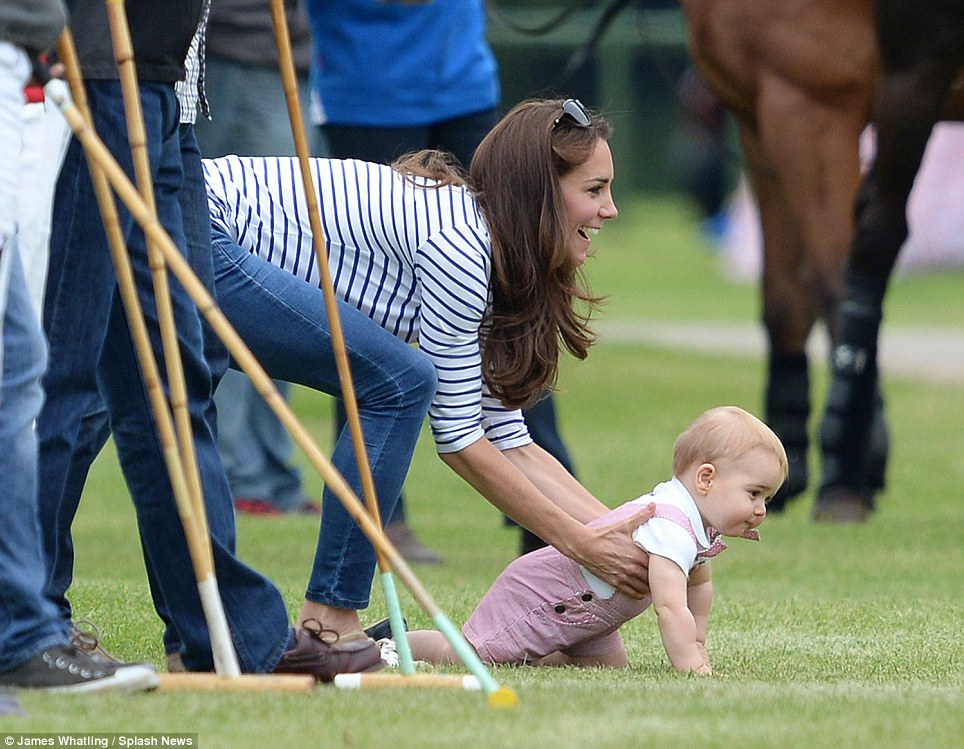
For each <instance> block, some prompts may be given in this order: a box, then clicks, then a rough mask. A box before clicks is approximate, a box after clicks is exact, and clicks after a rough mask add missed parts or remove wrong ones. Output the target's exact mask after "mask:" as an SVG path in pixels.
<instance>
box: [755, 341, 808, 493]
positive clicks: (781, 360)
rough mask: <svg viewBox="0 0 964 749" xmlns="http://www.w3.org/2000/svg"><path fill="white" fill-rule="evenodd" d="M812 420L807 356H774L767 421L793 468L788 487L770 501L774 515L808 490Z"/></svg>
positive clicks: (765, 417)
mask: <svg viewBox="0 0 964 749" xmlns="http://www.w3.org/2000/svg"><path fill="white" fill-rule="evenodd" d="M809 419H810V370H809V366H808V361H807V355H806V353H774V352H771V353H770V359H769V372H768V379H767V389H766V404H765V415H764V420H765V421H766V423H767V425H769V427H770V428H771V429H772V430H773V431H774V432H775V433H776V435H777V436H778V437H779V438H780V441H781V442H782V443H783V446H784V448H785V449H786V451H787V460H788V462H789V465H790V473H789V475H788V476H787V480H786V483H784V485H783V486H782V487H780V491H778V492H777V494H776V496H775V497H774V498H773V499H772V500H770V503H769V505H768V509H769V510H770V511H771V512H780V511H782V510H783V509H784V508H785V506H786V503H787V502H788V501H790V500H791V499H793V498H794V497H796V496H798V495H800V494H802V493H803V492H804V491H805V490H806V488H807V482H808V480H809V473H808V470H807V450H808V447H809V444H810V440H809V437H808V433H807V422H808V421H809Z"/></svg>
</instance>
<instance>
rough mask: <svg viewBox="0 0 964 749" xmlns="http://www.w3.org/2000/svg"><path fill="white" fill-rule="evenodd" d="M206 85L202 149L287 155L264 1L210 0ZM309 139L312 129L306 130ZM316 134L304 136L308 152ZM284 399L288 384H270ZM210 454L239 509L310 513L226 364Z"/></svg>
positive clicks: (290, 1) (262, 413) (306, 35)
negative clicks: (214, 452) (214, 453)
mask: <svg viewBox="0 0 964 749" xmlns="http://www.w3.org/2000/svg"><path fill="white" fill-rule="evenodd" d="M285 13H286V17H287V21H288V30H289V33H290V35H291V50H292V55H293V57H294V63H295V69H296V72H297V75H298V87H299V95H300V97H301V108H302V112H307V111H308V89H309V83H308V69H309V66H310V64H311V35H310V32H309V30H308V19H307V16H306V15H305V11H304V8H303V7H302V5H301V3H300V2H299V0H285ZM206 48H207V64H206V76H205V84H206V87H207V98H208V101H209V103H210V105H211V111H212V112H213V119H211V120H208V119H204V118H202V119H201V120H199V121H198V123H197V124H196V126H195V131H196V134H197V139H198V145H199V146H200V148H201V155H202V156H204V157H206V158H216V157H218V156H226V155H228V154H235V155H238V156H293V155H294V153H295V147H294V139H293V137H292V134H291V121H290V119H289V117H288V109H287V105H286V103H285V97H284V86H283V83H282V78H281V69H280V66H279V62H278V48H277V42H276V39H275V33H274V23H273V21H272V18H271V8H270V6H269V4H268V3H267V2H265V0H217V2H215V3H214V4H213V6H212V8H211V16H210V18H209V20H208V30H207V40H206ZM309 133H310V134H312V135H315V136H317V135H318V134H317V132H315V131H313V130H309ZM320 140H321V139H320V138H318V137H315V138H311V137H309V146H310V147H311V150H312V153H313V155H322V151H323V149H322V148H321V147H320V143H319V141H320ZM275 385H276V386H277V388H278V391H279V392H280V393H281V394H282V396H283V397H284V398H285V399H288V398H289V396H290V392H291V385H290V384H289V383H287V382H282V381H280V380H276V381H275ZM214 400H215V403H216V404H217V408H218V450H219V451H220V453H221V459H222V461H223V462H224V470H225V472H226V473H227V475H228V486H229V487H230V489H231V496H232V498H233V501H234V508H235V510H237V511H238V512H241V513H245V514H251V515H280V514H289V513H296V514H310V515H317V514H318V513H319V512H320V511H321V508H320V505H319V504H318V503H317V502H315V501H313V500H310V499H308V498H307V497H306V496H305V494H304V489H303V487H302V481H301V472H300V471H299V469H298V468H297V466H295V465H294V464H293V463H292V453H293V444H292V441H291V437H290V436H289V434H288V432H287V430H286V429H285V427H284V425H282V423H281V421H280V420H279V419H278V417H277V416H275V414H274V412H273V411H272V410H271V409H270V408H269V407H268V405H267V404H266V403H265V401H264V398H262V397H261V394H260V393H259V392H258V391H257V389H256V388H255V387H254V385H253V384H252V383H251V380H249V379H248V376H247V375H246V374H244V373H243V372H240V371H238V370H233V369H229V370H228V371H227V372H225V374H224V377H223V378H222V379H221V383H220V384H219V385H218V387H217V390H216V391H215V394H214Z"/></svg>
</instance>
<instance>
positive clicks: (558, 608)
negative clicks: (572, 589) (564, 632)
mask: <svg viewBox="0 0 964 749" xmlns="http://www.w3.org/2000/svg"><path fill="white" fill-rule="evenodd" d="M556 613H557V614H565V613H566V607H565V606H563V605H562V604H561V603H558V604H556Z"/></svg>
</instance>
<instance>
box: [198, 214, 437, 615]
mask: <svg viewBox="0 0 964 749" xmlns="http://www.w3.org/2000/svg"><path fill="white" fill-rule="evenodd" d="M212 244H213V250H214V284H215V288H216V290H217V298H218V304H219V305H220V307H221V309H222V310H223V311H224V314H225V315H226V316H227V317H228V319H229V320H230V321H231V323H232V324H233V325H234V327H235V328H236V329H237V331H238V333H239V334H240V335H241V337H242V338H243V339H244V341H245V343H247V345H248V347H249V348H250V349H251V351H252V353H254V355H255V357H256V358H257V359H258V361H259V362H261V364H262V366H264V368H265V370H266V371H267V372H268V374H269V375H271V376H272V377H275V378H278V379H281V380H286V381H288V382H295V383H298V384H301V385H306V386H307V387H310V388H313V389H315V390H320V391H322V392H325V393H329V394H333V395H334V394H338V393H340V392H341V390H340V384H339V381H338V373H337V370H336V366H335V358H334V353H333V350H332V345H331V334H330V330H329V328H328V318H327V312H326V309H325V302H324V294H323V293H322V291H321V290H320V289H319V288H317V287H314V286H311V285H310V284H307V283H305V282H304V281H302V280H301V279H298V278H295V277H294V276H292V275H291V274H289V273H287V272H286V271H283V270H281V269H280V268H277V267H275V266H273V265H271V264H270V263H268V262H266V261H265V260H262V259H261V258H259V257H257V256H255V255H252V254H250V253H248V252H247V251H245V250H243V249H241V248H240V247H239V246H238V245H237V244H235V243H234V241H233V240H231V238H230V237H228V236H227V234H225V233H224V232H223V231H221V230H220V229H219V228H218V227H216V226H215V227H212ZM338 314H339V317H340V319H341V325H342V328H343V331H344V338H345V344H346V347H347V349H348V361H349V365H350V368H351V375H352V380H353V383H354V386H355V395H356V398H357V401H358V410H359V415H360V418H361V424H362V431H363V433H364V435H365V447H366V449H367V452H368V459H369V462H370V464H371V468H372V476H373V479H374V483H375V491H376V493H377V496H378V501H379V510H380V512H381V516H382V517H383V518H389V517H391V515H392V509H393V508H394V505H395V501H396V500H397V498H398V494H399V492H400V491H401V489H402V484H403V483H404V481H405V475H406V474H407V473H408V467H409V464H410V463H411V459H412V453H413V452H414V449H415V442H416V440H417V439H418V435H419V432H420V430H421V426H422V422H423V421H424V419H425V416H426V414H427V413H428V407H429V404H430V403H431V400H432V397H433V396H434V394H435V387H436V385H437V376H436V373H435V367H434V365H433V364H432V363H431V361H429V359H428V358H427V357H426V356H424V355H423V354H421V353H420V352H419V351H416V350H415V349H413V348H412V347H411V346H409V345H407V344H406V343H405V342H403V341H402V340H401V339H399V338H396V337H395V336H393V335H392V334H391V333H389V332H388V331H386V330H384V329H383V328H381V327H380V326H379V325H377V324H376V323H375V322H373V321H372V320H371V319H370V318H369V317H368V316H367V315H365V314H363V313H362V312H360V311H358V310H357V309H355V308H354V307H352V306H350V305H348V304H346V303H344V302H340V303H339V304H338ZM332 463H333V464H334V466H335V468H337V469H338V471H339V472H340V473H341V474H342V476H343V477H344V478H345V480H346V481H347V482H348V484H349V486H351V487H352V489H353V490H354V492H355V494H356V495H357V496H358V497H361V496H362V489H361V481H360V479H359V473H358V467H357V465H356V463H355V454H354V448H353V447H352V441H351V434H350V433H349V430H348V429H343V430H342V432H341V434H340V435H339V437H338V441H337V443H336V444H335V451H334V454H333V455H332ZM374 571H375V551H374V548H373V547H372V545H371V543H370V542H369V541H368V539H367V538H366V537H365V535H364V533H362V531H361V530H360V529H359V528H358V526H357V525H356V524H355V521H354V520H353V519H352V518H351V516H350V515H349V514H348V513H347V512H346V511H345V509H344V507H343V506H342V504H341V502H339V501H338V499H337V497H335V496H334V495H333V494H332V493H331V491H330V490H329V489H328V488H326V489H325V492H324V495H323V498H322V515H321V531H320V534H319V538H318V548H317V551H316V554H315V562H314V566H313V568H312V572H311V578H310V580H309V583H308V589H307V592H306V594H305V597H306V598H307V599H308V600H310V601H314V602H317V603H323V604H328V605H331V606H338V607H340V608H347V609H362V608H365V607H366V606H367V605H368V600H369V596H370V594H371V585H372V576H373V574H374Z"/></svg>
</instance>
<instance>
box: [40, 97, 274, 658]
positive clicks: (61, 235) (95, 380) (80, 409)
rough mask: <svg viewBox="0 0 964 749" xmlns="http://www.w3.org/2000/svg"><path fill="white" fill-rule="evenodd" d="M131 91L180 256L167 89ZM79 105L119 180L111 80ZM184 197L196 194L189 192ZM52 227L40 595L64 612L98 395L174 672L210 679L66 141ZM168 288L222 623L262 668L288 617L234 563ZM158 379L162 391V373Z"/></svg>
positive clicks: (161, 468) (144, 281) (98, 234)
mask: <svg viewBox="0 0 964 749" xmlns="http://www.w3.org/2000/svg"><path fill="white" fill-rule="evenodd" d="M140 93H141V100H142V101H141V103H142V107H143V111H144V119H145V125H146V128H147V142H148V153H149V156H150V161H151V168H152V177H153V182H154V192H155V201H156V204H157V211H158V218H159V220H160V223H161V225H162V226H164V227H165V228H166V229H167V231H168V233H169V234H170V235H171V238H172V239H173V240H174V242H175V244H176V245H177V246H178V247H179V248H182V251H183V248H185V247H186V243H187V240H186V238H185V228H187V229H189V230H191V231H196V230H197V229H196V222H197V220H198V216H199V215H201V214H202V212H203V211H204V208H203V207H200V206H196V207H195V211H196V215H195V216H187V215H184V214H183V213H182V209H181V205H180V203H179V200H180V199H181V198H182V197H183V195H182V185H183V184H184V178H185V175H184V172H183V166H184V161H183V160H182V154H181V146H182V144H181V134H180V132H179V127H178V114H179V113H178V107H177V101H176V98H175V96H174V90H173V86H172V85H170V84H154V83H142V84H141V86H140ZM87 95H88V99H89V103H90V107H91V112H92V115H93V117H94V122H95V125H96V129H97V132H98V134H99V135H100V137H101V139H102V140H103V141H104V143H105V145H106V146H107V147H108V149H110V151H111V152H112V153H113V154H114V156H115V158H117V160H118V161H119V162H120V164H121V166H122V167H123V168H124V170H125V171H126V172H127V173H128V174H129V175H130V174H132V173H133V167H132V165H131V157H130V146H129V144H128V141H127V129H126V124H125V121H124V114H123V113H124V107H123V103H122V96H121V92H120V86H119V84H118V83H117V82H116V81H88V83H87ZM192 179H196V176H195V177H192ZM187 187H188V189H193V190H196V189H197V185H196V184H189V185H188V186H187ZM194 194H195V195H197V194H198V193H196V192H195V193H194ZM118 208H119V211H120V222H121V228H122V231H123V232H124V235H125V238H126V241H127V245H128V248H129V252H130V255H131V260H132V263H133V267H134V275H135V283H136V286H137V290H138V296H139V298H140V302H141V305H142V306H143V309H144V313H145V317H146V321H147V326H148V331H149V334H150V338H151V343H152V347H153V349H154V354H155V357H157V359H158V361H159V362H162V361H163V358H162V356H161V345H160V333H159V329H158V323H157V310H156V307H155V305H154V302H153V287H152V283H151V274H150V268H149V266H148V263H147V252H146V245H145V241H144V235H143V233H142V232H141V231H140V229H139V228H137V227H135V226H134V222H133V220H132V218H131V216H130V214H129V213H128V212H127V211H126V210H125V209H124V208H123V207H122V206H121V205H120V204H119V205H118ZM52 227H53V231H52V237H51V245H50V258H51V259H50V272H49V277H48V281H47V292H46V299H45V303H44V327H45V332H46V333H47V338H48V342H49V346H50V364H51V365H50V367H49V369H48V372H47V375H46V377H45V379H44V386H45V390H46V392H47V393H48V399H47V403H46V405H45V406H44V409H43V411H42V412H41V415H40V418H39V420H38V434H39V438H40V451H41V452H40V456H41V457H40V510H41V524H42V526H43V528H44V532H45V537H46V538H45V550H46V552H47V554H48V563H49V564H50V567H51V576H50V578H49V580H48V590H49V594H50V595H51V597H57V598H59V603H60V604H61V606H62V607H63V608H64V609H65V610H66V611H68V612H69V604H68V603H67V601H66V597H65V595H64V594H65V591H66V587H65V586H64V583H65V582H66V583H67V584H69V579H68V580H66V581H65V580H64V579H63V570H64V567H65V566H69V565H65V564H64V563H65V561H67V559H68V558H70V557H72V550H71V549H70V543H69V528H70V524H71V522H72V520H73V517H74V514H75V512H76V508H77V505H78V503H79V501H80V494H81V491H82V489H83V485H84V481H85V479H86V476H87V472H88V470H89V468H90V463H91V461H92V460H93V458H94V457H95V456H96V454H97V451H98V450H99V448H100V446H101V444H102V442H100V441H101V439H102V436H103V425H102V418H100V417H96V418H94V417H93V416H91V415H92V414H97V413H98V407H99V402H98V399H99V397H100V395H101V394H102V395H103V399H104V403H106V406H107V411H108V414H109V417H110V428H111V430H112V431H113V433H114V437H115V442H116V445H117V451H118V456H119V458H120V462H121V467H122V469H123V471H124V477H125V479H126V481H127V485H128V489H129V490H130V492H131V497H132V499H133V502H134V506H135V510H136V513H137V519H138V526H139V528H140V532H141V542H142V545H143V547H144V551H145V557H146V561H147V565H148V571H149V573H150V574H151V576H152V581H151V582H152V590H153V591H154V593H155V601H156V602H157V601H161V602H162V605H163V610H164V614H163V616H164V617H165V619H166V620H168V621H169V623H170V624H171V625H172V626H173V627H174V628H175V629H176V632H177V635H178V636H179V638H180V641H181V642H182V643H183V658H184V663H185V665H186V666H187V667H188V668H190V669H195V670H201V669H210V668H211V667H212V666H213V663H212V657H211V650H210V642H209V637H208V633H207V625H206V622H205V619H204V615H203V611H202V609H201V604H200V599H199V596H198V592H197V588H196V585H195V584H194V579H195V577H194V571H193V567H192V564H191V561H190V555H189V554H188V550H187V544H186V542H185V539H184V533H183V529H182V527H181V523H180V519H179V516H178V513H177V511H176V507H175V504H174V499H173V495H172V492H171V488H170V484H169V482H168V480H167V473H166V469H165V463H164V460H163V457H162V452H161V447H160V443H159V439H158V436H157V433H156V430H155V426H154V416H153V414H152V412H151V409H150V406H149V403H148V399H147V395H146V392H145V390H144V386H143V384H142V382H141V377H140V370H139V365H138V362H137V358H136V356H135V354H134V350H133V346H132V343H131V340H130V334H129V331H128V329H127V322H126V318H125V315H124V312H123V308H122V305H121V300H120V296H119V293H118V292H117V284H116V281H115V276H114V270H113V267H112V263H111V259H110V255H109V252H108V247H107V241H106V237H105V234H104V230H103V225H102V222H101V218H100V214H99V212H98V210H97V203H96V199H95V197H94V194H93V188H92V185H91V181H90V177H89V174H88V170H87V165H86V162H85V159H84V157H83V153H82V149H81V147H80V145H79V143H78V142H77V141H76V139H74V140H73V141H72V142H71V144H70V147H69V149H68V152H67V155H66V157H65V160H64V165H63V167H62V169H61V173H60V179H59V180H58V183H57V192H56V196H55V200H54V213H53V223H52ZM209 268H210V266H209ZM208 272H209V271H208ZM202 275H203V273H202ZM170 287H171V300H172V305H173V308H174V315H175V320H176V325H177V331H178V340H179V344H180V349H181V357H182V363H183V365H184V374H185V383H186V386H187V400H188V404H187V406H188V410H189V412H190V418H191V426H192V431H193V437H194V442H195V450H196V453H197V462H198V467H199V469H200V474H201V484H202V488H203V491H204V497H205V500H206V505H207V514H208V523H209V528H210V531H211V538H212V548H213V553H214V563H215V571H216V575H217V579H218V585H219V588H220V592H221V598H222V601H223V604H224V610H225V614H226V616H227V621H228V626H229V628H230V630H231V633H232V636H233V639H234V645H235V648H236V650H237V653H238V659H239V661H240V664H241V668H242V670H244V671H253V672H258V671H270V670H272V669H273V668H274V667H275V666H276V665H277V663H278V661H279V660H280V658H281V655H282V653H283V652H284V650H285V648H286V647H287V646H288V645H289V644H290V642H291V638H292V635H291V630H290V627H289V625H288V612H287V610H286V608H285V605H284V601H283V599H282V597H281V595H280V592H279V591H278V590H277V588H276V587H275V586H274V585H273V584H272V583H271V582H270V581H269V580H267V579H266V578H264V577H263V576H261V575H260V574H258V573H257V572H255V571H254V570H252V569H250V568H249V567H247V566H245V565H244V564H242V563H241V562H240V561H239V560H238V558H237V557H236V555H235V526H234V511H233V506H232V503H231V497H230V493H229V492H228V488H227V481H226V480H225V477H224V471H223V469H222V467H221V463H220V458H219V456H218V453H217V447H216V444H215V440H214V435H213V431H212V426H211V424H212V423H213V422H212V421H211V420H212V418H213V413H214V412H213V404H212V392H213V386H214V378H215V374H213V373H212V369H211V368H210V367H209V366H208V363H207V362H206V360H205V356H204V354H205V349H206V348H208V347H209V346H208V344H209V342H208V341H207V340H206V339H205V335H204V332H203V328H202V324H201V321H200V318H199V316H198V314H197V311H196V310H195V308H194V305H193V303H192V302H191V301H190V299H189V298H188V296H187V294H186V292H185V291H184V289H183V287H181V285H180V284H179V283H177V282H176V281H175V279H174V278H173V277H171V279H170ZM218 366H221V365H218ZM160 373H161V379H162V384H163V386H164V387H165V390H167V382H166V379H167V378H166V372H165V369H164V367H163V365H162V364H161V365H160ZM98 422H100V423H98ZM99 442H100V444H98V443H99Z"/></svg>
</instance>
